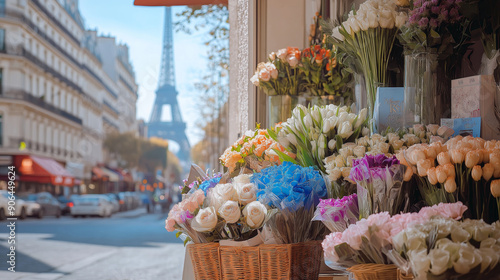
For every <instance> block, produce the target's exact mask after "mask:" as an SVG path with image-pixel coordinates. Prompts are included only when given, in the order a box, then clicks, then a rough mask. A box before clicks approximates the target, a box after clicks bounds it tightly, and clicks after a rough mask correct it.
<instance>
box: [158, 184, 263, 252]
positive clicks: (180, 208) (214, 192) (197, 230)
mask: <svg viewBox="0 0 500 280" xmlns="http://www.w3.org/2000/svg"><path fill="white" fill-rule="evenodd" d="M202 185H203V184H202ZM196 187H197V185H196V186H194V187H193V189H191V191H190V192H189V193H188V194H186V195H185V196H184V199H183V201H182V202H180V203H179V204H177V205H175V206H174V207H173V208H172V210H171V211H170V213H169V217H168V219H167V220H166V222H165V223H166V226H165V228H166V229H167V230H168V231H174V230H177V231H178V234H177V237H179V236H181V235H183V237H184V240H185V243H186V242H188V241H193V242H194V243H207V242H214V241H219V240H223V239H232V240H235V241H242V240H248V239H250V238H252V237H254V236H255V235H256V234H257V230H258V229H260V228H261V227H262V226H263V224H264V222H265V221H266V220H267V219H269V217H270V215H271V211H267V208H266V206H264V204H262V203H260V202H259V201H257V196H256V192H257V187H256V186H255V185H254V184H253V183H251V182H250V176H249V175H246V174H242V175H239V176H237V177H235V178H233V181H232V183H219V184H214V185H213V186H208V187H207V188H201V187H200V188H199V189H196ZM205 193H206V196H205Z"/></svg>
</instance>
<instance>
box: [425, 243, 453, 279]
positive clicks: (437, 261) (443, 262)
mask: <svg viewBox="0 0 500 280" xmlns="http://www.w3.org/2000/svg"><path fill="white" fill-rule="evenodd" d="M429 259H430V261H431V263H432V267H431V269H430V271H431V273H432V274H434V275H441V274H443V273H444V272H445V271H446V270H448V263H449V261H450V253H449V252H448V251H445V250H440V249H433V250H431V251H430V252H429Z"/></svg>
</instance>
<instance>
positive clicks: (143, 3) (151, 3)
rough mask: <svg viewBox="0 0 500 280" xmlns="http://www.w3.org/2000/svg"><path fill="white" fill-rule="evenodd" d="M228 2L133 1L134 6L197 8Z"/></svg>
mask: <svg viewBox="0 0 500 280" xmlns="http://www.w3.org/2000/svg"><path fill="white" fill-rule="evenodd" d="M227 2H228V0H134V5H136V6H199V5H212V4H223V5H227Z"/></svg>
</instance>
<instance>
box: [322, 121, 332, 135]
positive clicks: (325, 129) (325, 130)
mask: <svg viewBox="0 0 500 280" xmlns="http://www.w3.org/2000/svg"><path fill="white" fill-rule="evenodd" d="M330 123H331V121H330V120H329V119H324V120H323V133H328V132H329V131H330Z"/></svg>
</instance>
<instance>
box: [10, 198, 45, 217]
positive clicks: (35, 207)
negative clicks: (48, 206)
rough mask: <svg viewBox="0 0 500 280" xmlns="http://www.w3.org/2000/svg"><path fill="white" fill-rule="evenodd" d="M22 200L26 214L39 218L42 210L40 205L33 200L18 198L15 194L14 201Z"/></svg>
mask: <svg viewBox="0 0 500 280" xmlns="http://www.w3.org/2000/svg"><path fill="white" fill-rule="evenodd" d="M20 200H22V201H23V202H24V206H25V207H26V215H27V216H29V217H37V218H38V219H41V218H42V217H43V211H42V207H41V206H40V204H38V203H36V202H34V201H29V200H23V199H20V198H17V196H16V202H18V201H20Z"/></svg>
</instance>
